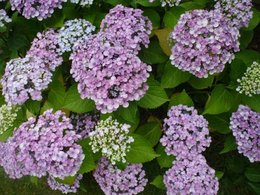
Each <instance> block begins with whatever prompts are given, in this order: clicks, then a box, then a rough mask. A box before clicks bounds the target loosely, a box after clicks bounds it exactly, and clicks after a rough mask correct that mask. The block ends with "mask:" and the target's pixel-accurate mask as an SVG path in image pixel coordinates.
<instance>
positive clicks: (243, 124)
mask: <svg viewBox="0 0 260 195" xmlns="http://www.w3.org/2000/svg"><path fill="white" fill-rule="evenodd" d="M230 128H231V130H232V132H233V135H234V137H235V139H236V142H237V145H238V152H239V153H242V154H243V155H244V156H246V157H247V158H248V159H249V160H250V161H251V162H258V161H260V113H259V112H255V111H253V110H251V109H250V108H249V107H247V106H243V105H240V106H239V108H238V110H237V111H236V112H234V113H233V114H232V116H231V118H230Z"/></svg>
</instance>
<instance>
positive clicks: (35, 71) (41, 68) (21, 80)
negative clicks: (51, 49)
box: [1, 56, 52, 105]
mask: <svg viewBox="0 0 260 195" xmlns="http://www.w3.org/2000/svg"><path fill="white" fill-rule="evenodd" d="M51 76H52V74H51V72H50V71H49V69H48V68H46V63H45V62H43V61H42V60H41V59H40V58H38V57H31V56H26V57H25V58H16V59H13V60H11V61H9V62H8V63H7V65H6V68H5V73H4V75H3V77H2V80H1V84H2V86H3V95H4V97H5V100H6V102H7V103H8V104H9V105H21V104H23V103H24V102H25V101H26V100H28V99H29V98H32V99H33V100H41V99H42V96H41V92H42V91H43V90H44V89H46V88H47V87H48V84H49V83H50V82H51Z"/></svg>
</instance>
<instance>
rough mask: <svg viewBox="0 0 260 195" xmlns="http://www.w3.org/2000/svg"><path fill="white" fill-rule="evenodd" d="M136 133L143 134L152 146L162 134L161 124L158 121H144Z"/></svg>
mask: <svg viewBox="0 0 260 195" xmlns="http://www.w3.org/2000/svg"><path fill="white" fill-rule="evenodd" d="M136 133H137V134H140V135H142V136H144V137H145V138H146V139H147V140H148V141H149V142H150V143H151V144H152V146H155V145H156V144H157V143H158V141H159V139H160V137H161V134H162V130H161V125H160V123H158V122H150V123H146V124H144V125H142V126H141V127H139V128H138V129H137V130H136Z"/></svg>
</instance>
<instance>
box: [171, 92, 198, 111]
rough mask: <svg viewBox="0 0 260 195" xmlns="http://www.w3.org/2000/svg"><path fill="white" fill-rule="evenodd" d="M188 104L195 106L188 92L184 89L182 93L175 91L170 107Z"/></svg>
mask: <svg viewBox="0 0 260 195" xmlns="http://www.w3.org/2000/svg"><path fill="white" fill-rule="evenodd" d="M179 104H182V105H187V106H194V104H193V101H192V99H191V98H190V96H189V95H188V94H187V93H186V91H185V90H183V91H182V92H181V93H175V94H173V95H172V97H171V100H170V103H169V108H171V107H172V106H176V105H179Z"/></svg>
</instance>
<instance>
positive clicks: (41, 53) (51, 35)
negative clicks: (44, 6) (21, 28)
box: [28, 29, 63, 71]
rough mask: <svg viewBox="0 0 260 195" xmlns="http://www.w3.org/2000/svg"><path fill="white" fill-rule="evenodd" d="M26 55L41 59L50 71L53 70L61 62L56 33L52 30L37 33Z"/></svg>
mask: <svg viewBox="0 0 260 195" xmlns="http://www.w3.org/2000/svg"><path fill="white" fill-rule="evenodd" d="M28 54H29V55H31V56H37V57H38V58H41V59H42V60H43V61H44V62H45V63H46V66H47V67H48V68H49V69H50V70H52V71H53V70H55V68H56V67H58V66H60V65H61V64H62V61H63V58H62V56H61V54H62V53H61V50H60V47H59V42H58V33H57V32H55V30H54V29H49V30H47V31H45V32H42V33H38V34H37V37H36V38H35V39H34V40H33V42H32V46H31V48H30V50H29V51H28Z"/></svg>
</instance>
